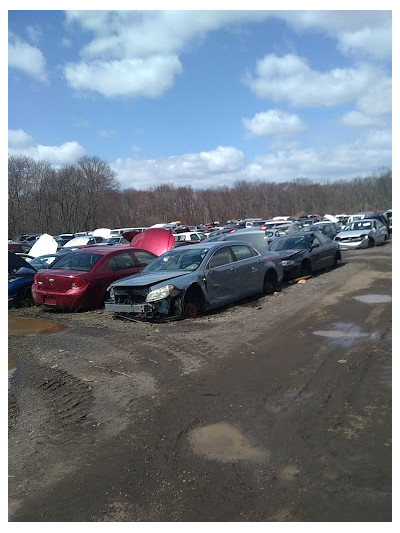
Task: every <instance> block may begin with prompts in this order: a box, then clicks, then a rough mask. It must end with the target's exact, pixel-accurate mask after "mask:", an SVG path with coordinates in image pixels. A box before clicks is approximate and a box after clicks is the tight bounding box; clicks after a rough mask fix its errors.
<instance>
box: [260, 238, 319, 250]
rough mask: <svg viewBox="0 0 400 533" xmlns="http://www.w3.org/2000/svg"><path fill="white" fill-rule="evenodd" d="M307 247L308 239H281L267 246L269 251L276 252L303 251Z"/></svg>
mask: <svg viewBox="0 0 400 533" xmlns="http://www.w3.org/2000/svg"><path fill="white" fill-rule="evenodd" d="M308 247H309V240H308V237H306V236H303V237H282V238H281V239H275V240H273V241H272V243H271V244H270V245H269V249H270V250H272V251H274V252H278V251H279V250H303V249H304V248H308Z"/></svg>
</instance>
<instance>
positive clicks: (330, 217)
mask: <svg viewBox="0 0 400 533" xmlns="http://www.w3.org/2000/svg"><path fill="white" fill-rule="evenodd" d="M324 218H326V219H327V220H330V221H331V222H340V220H339V219H338V218H336V217H335V216H334V215H324Z"/></svg>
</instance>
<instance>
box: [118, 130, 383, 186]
mask: <svg viewBox="0 0 400 533" xmlns="http://www.w3.org/2000/svg"><path fill="white" fill-rule="evenodd" d="M112 166H113V169H114V170H115V171H116V173H117V179H118V180H119V182H120V185H121V188H123V189H124V188H130V187H132V188H136V189H149V188H150V187H152V186H155V185H159V184H160V183H173V184H174V185H176V186H183V185H192V187H193V188H199V189H201V188H212V187H218V186H220V185H227V186H233V185H234V183H235V181H237V180H247V181H269V180H270V181H273V182H282V181H292V180H294V179H296V178H299V177H306V178H308V179H310V180H315V181H323V180H325V179H326V180H335V179H351V178H354V177H356V176H367V175H370V174H371V172H373V171H377V170H379V169H380V168H384V167H391V135H390V132H389V131H386V130H376V131H370V132H369V133H368V134H367V135H366V136H364V137H363V138H360V140H359V141H357V142H354V143H352V144H351V143H348V144H343V145H338V146H335V147H333V148H326V149H322V150H319V151H318V150H315V149H311V148H308V149H307V148H306V149H281V150H276V151H274V152H271V153H269V154H267V155H263V156H259V157H257V158H256V159H255V160H254V161H252V162H248V161H246V159H245V156H244V154H243V152H241V151H240V150H238V149H236V148H234V147H229V146H225V147H218V148H216V149H215V150H212V151H210V152H201V153H200V154H185V155H182V156H175V157H169V158H162V159H151V160H150V159H144V158H140V157H135V158H127V159H118V160H117V161H116V162H115V163H114V164H113V165H112Z"/></svg>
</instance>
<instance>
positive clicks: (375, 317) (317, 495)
mask: <svg viewBox="0 0 400 533" xmlns="http://www.w3.org/2000/svg"><path fill="white" fill-rule="evenodd" d="M343 259H344V261H343V264H342V265H341V266H340V267H339V268H337V269H334V270H329V271H326V272H324V273H322V274H320V275H318V276H314V277H313V278H312V279H310V280H308V281H307V282H306V283H304V284H296V285H291V286H288V287H285V288H284V289H283V290H282V291H281V292H279V293H275V294H274V295H273V296H266V297H261V298H258V299H253V300H250V301H246V302H244V303H241V304H239V305H235V306H231V307H229V308H224V309H222V310H219V311H215V312H212V313H207V314H206V315H205V316H202V317H200V318H197V319H189V320H182V321H175V322H169V323H155V324H154V323H137V322H126V321H121V320H115V319H113V317H112V315H111V314H110V313H106V312H105V311H103V310H98V311H89V312H81V313H57V312H55V311H54V310H46V309H42V308H38V307H34V308H25V309H20V310H12V311H9V318H11V319H13V321H12V324H11V322H10V330H9V355H10V356H11V358H12V360H13V362H14V365H15V367H16V369H15V371H14V372H13V376H12V379H11V382H10V389H9V393H8V396H9V521H11V522H28V521H29V522H89V521H90V522H97V521H99V522H113V521H115V522H127V521H132V522H139V521H145V522H160V521H161V522H174V521H179V522H182V521H183V522H190V521H192V522H211V521H212V522H219V521H225V522H240V521H243V522H245V521H249V522H250V521H251V522H307V521H309V522H315V521H319V522H336V521H356V522H373V521H379V522H388V521H391V516H392V514H391V501H392V485H391V483H392V476H391V471H392V465H391V454H392V449H391V444H392V439H391V435H392V427H391V401H392V390H391V346H392V336H391V332H392V326H391V312H392V305H391V298H390V297H391V291H392V286H391V283H392V281H391V280H392V273H391V259H392V245H391V243H388V244H386V245H385V246H380V247H376V248H372V249H368V250H362V251H361V250H360V251H354V252H344V253H343ZM360 297H361V298H360ZM20 317H22V318H31V319H32V318H36V319H45V320H51V321H56V322H58V323H61V324H63V325H65V326H67V327H66V328H65V329H61V330H59V331H54V332H49V331H48V332H47V333H43V334H39V333H34V334H28V335H27V334H22V335H21V333H24V331H23V330H22V329H21V328H23V326H24V324H22V323H21V322H20V323H19V324H18V320H19V318H20ZM15 319H18V320H15ZM11 326H12V327H11ZM39 326H42V324H40V323H39ZM16 333H20V335H18V334H16ZM25 333H26V332H25Z"/></svg>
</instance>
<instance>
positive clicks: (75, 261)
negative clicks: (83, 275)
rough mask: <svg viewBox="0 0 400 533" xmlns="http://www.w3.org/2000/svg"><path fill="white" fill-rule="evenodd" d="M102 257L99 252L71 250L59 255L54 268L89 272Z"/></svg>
mask: <svg viewBox="0 0 400 533" xmlns="http://www.w3.org/2000/svg"><path fill="white" fill-rule="evenodd" d="M102 257H103V256H102V255H100V254H93V253H78V252H71V253H69V254H65V255H64V256H62V257H60V259H59V260H58V261H57V263H56V265H54V268H56V269H57V270H80V271H82V272H89V271H90V270H92V268H93V267H94V265H95V264H96V263H97V262H98V261H100V259H101V258H102Z"/></svg>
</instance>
